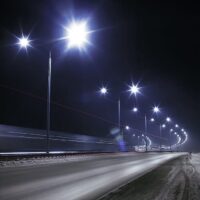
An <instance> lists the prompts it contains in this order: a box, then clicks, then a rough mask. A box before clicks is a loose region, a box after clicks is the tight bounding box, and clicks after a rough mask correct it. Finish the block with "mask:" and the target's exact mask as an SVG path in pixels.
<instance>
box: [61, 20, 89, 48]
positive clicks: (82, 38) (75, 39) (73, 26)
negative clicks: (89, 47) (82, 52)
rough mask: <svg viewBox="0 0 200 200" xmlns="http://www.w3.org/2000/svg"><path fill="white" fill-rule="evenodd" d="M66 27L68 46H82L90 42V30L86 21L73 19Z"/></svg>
mask: <svg viewBox="0 0 200 200" xmlns="http://www.w3.org/2000/svg"><path fill="white" fill-rule="evenodd" d="M65 29H66V36H65V39H66V40H67V42H68V48H77V47H78V48H82V47H84V45H85V44H86V43H89V41H88V35H89V33H90V31H89V30H88V27H87V22H86V21H72V22H71V23H70V24H69V26H67V27H66V28H65Z"/></svg>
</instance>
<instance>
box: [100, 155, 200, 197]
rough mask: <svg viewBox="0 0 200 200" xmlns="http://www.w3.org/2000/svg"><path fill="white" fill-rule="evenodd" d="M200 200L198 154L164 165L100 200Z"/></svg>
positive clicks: (199, 159)
mask: <svg viewBox="0 0 200 200" xmlns="http://www.w3.org/2000/svg"><path fill="white" fill-rule="evenodd" d="M120 199H123V200H130V199H137V200H152V199H153V200H199V199H200V153H198V154H192V156H189V155H188V156H187V155H186V156H182V157H180V158H177V159H175V160H173V161H170V162H168V163H165V164H164V165H162V166H161V167H159V168H157V169H156V170H154V171H152V172H150V173H148V174H146V175H144V176H143V177H141V178H139V179H138V180H135V181H133V182H131V183H129V184H127V185H125V186H123V187H122V188H120V189H118V190H116V191H113V192H112V193H110V194H108V195H107V196H104V197H103V198H101V200H120Z"/></svg>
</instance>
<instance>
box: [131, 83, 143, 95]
mask: <svg viewBox="0 0 200 200" xmlns="http://www.w3.org/2000/svg"><path fill="white" fill-rule="evenodd" d="M128 91H129V92H130V94H131V95H133V94H134V95H135V96H136V95H137V94H138V93H140V88H139V87H138V84H136V85H135V84H133V83H132V84H131V85H129V90H128Z"/></svg>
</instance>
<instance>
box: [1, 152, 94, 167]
mask: <svg viewBox="0 0 200 200" xmlns="http://www.w3.org/2000/svg"><path fill="white" fill-rule="evenodd" d="M95 157H97V155H84V154H83V155H70V156H49V157H42V156H41V157H35V158H19V159H16V160H6V161H0V168H2V167H22V166H32V165H44V164H58V163H66V162H79V161H85V160H91V159H94V158H95Z"/></svg>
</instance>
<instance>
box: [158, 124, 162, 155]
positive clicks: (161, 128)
mask: <svg viewBox="0 0 200 200" xmlns="http://www.w3.org/2000/svg"><path fill="white" fill-rule="evenodd" d="M159 129H160V151H161V137H162V125H161V124H160V127H159Z"/></svg>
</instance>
